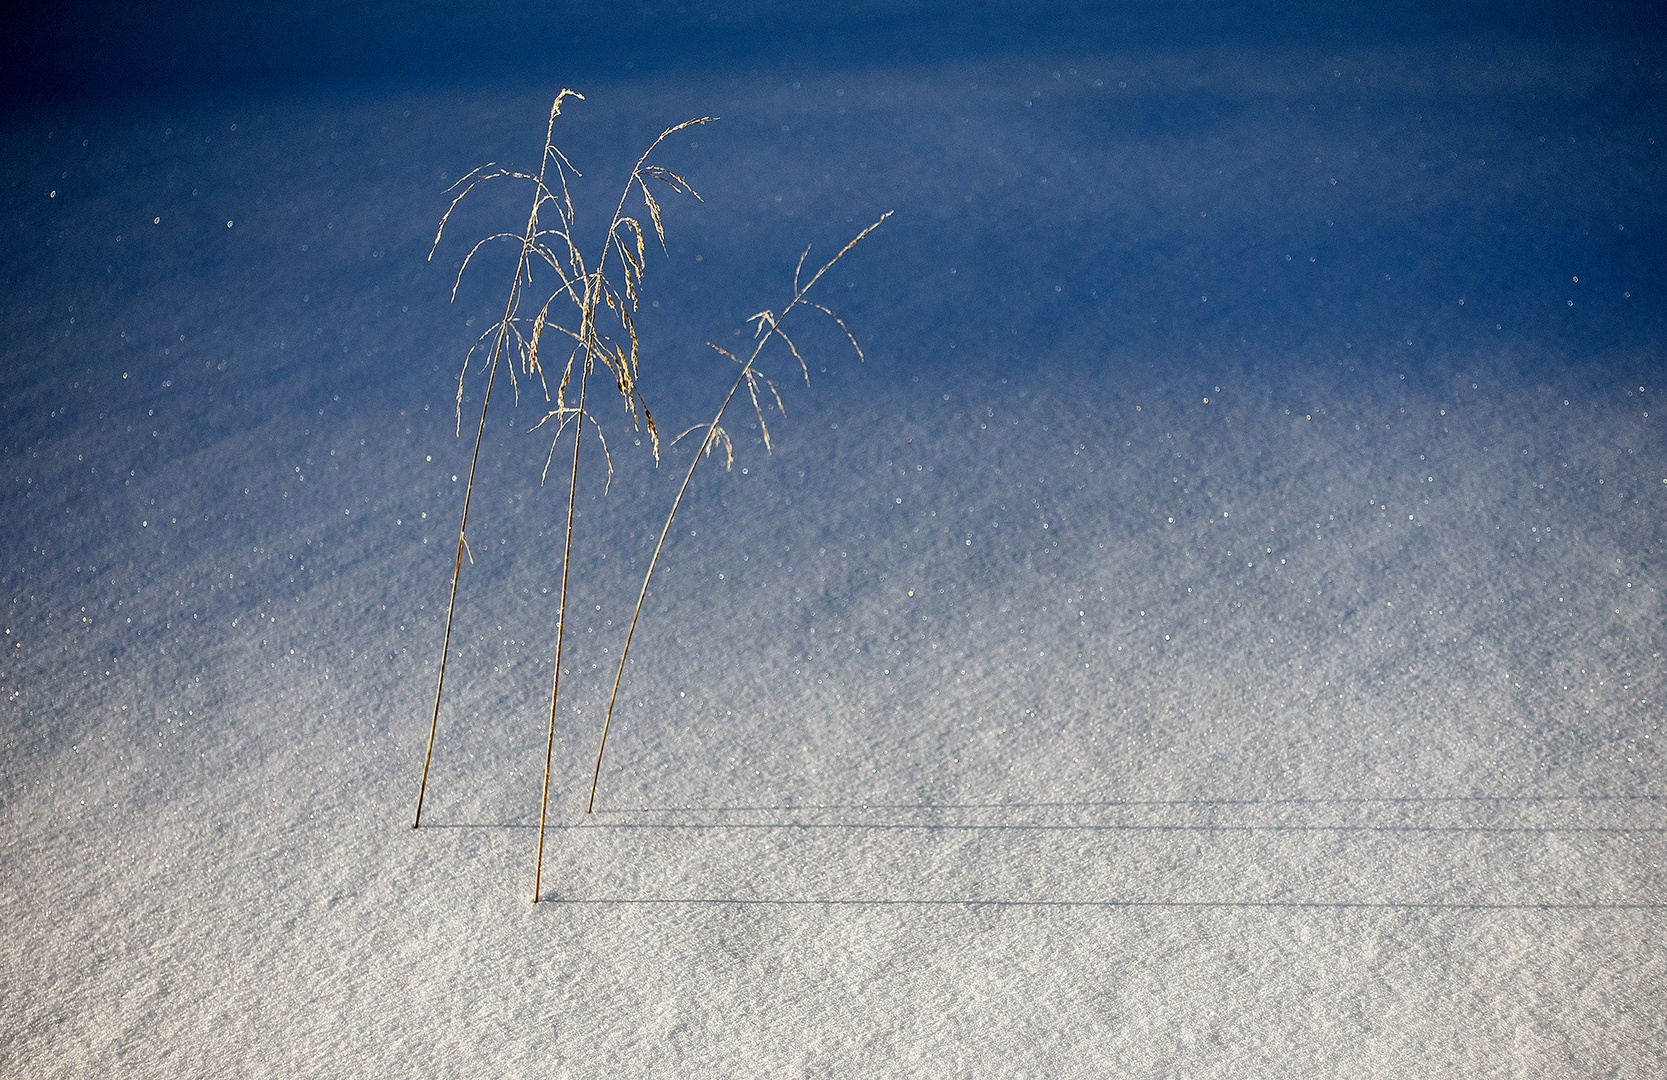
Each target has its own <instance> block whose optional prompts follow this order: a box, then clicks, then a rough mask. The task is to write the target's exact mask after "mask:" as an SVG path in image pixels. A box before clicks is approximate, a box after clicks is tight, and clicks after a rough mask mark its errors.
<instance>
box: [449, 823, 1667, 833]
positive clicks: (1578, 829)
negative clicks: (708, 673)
mask: <svg viewBox="0 0 1667 1080" xmlns="http://www.w3.org/2000/svg"><path fill="white" fill-rule="evenodd" d="M425 828H432V829H533V828H537V826H536V825H522V824H515V825H507V824H503V825H494V824H478V825H476V824H456V825H428V826H425ZM545 828H546V829H548V830H550V831H552V832H554V831H563V832H586V831H597V830H600V831H604V832H625V831H632V832H637V831H641V832H675V831H679V830H699V829H707V830H714V831H717V830H736V831H740V830H750V831H762V830H772V829H773V830H780V831H787V830H797V831H800V832H810V831H816V830H845V831H848V832H904V831H911V830H912V831H915V832H1107V833H1113V832H1127V833H1142V832H1194V833H1281V832H1289V833H1324V832H1361V833H1620V834H1630V833H1667V827H1661V826H1653V825H1650V826H1635V827H1634V826H1625V825H1170V824H1159V825H1032V824H995V825H962V824H933V823H928V822H867V821H841V822H803V821H784V822H764V823H759V822H735V821H718V822H690V821H668V822H621V823H615V824H605V823H598V824H594V825H592V824H579V825H546V826H545Z"/></svg>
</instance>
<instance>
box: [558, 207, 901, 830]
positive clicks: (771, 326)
mask: <svg viewBox="0 0 1667 1080" xmlns="http://www.w3.org/2000/svg"><path fill="white" fill-rule="evenodd" d="M891 214H892V212H891V211H890V210H888V211H886V212H885V213H884V214H881V215H880V219H879V221H876V222H875V223H874V224H872V225H870V226H868V228H866V229H864V230H863V231H862V232H860V233H858V234H857V235H856V236H855V237H853V238H852V239H851V240H850V242H849V243H847V244H846V245H845V246H844V247H842V248H840V249H839V253H838V254H837V255H835V256H834V257H833V258H831V259H829V260H828V261H827V262H826V263H825V264H823V266H822V268H821V269H820V270H818V271H816V273H815V275H814V276H813V277H811V279H810V280H809V281H807V282H805V283H804V285H802V286H801V285H800V284H799V269H800V268H801V267H803V266H804V261H805V255H808V254H810V249H809V248H806V249H805V255H800V256H799V265H798V266H797V267H795V268H794V270H793V299H792V300H790V301H789V302H788V304H787V306H786V307H784V308H782V310H781V314H780V315H771V314H769V313H768V312H763V313H761V314H760V315H758V316H754V318H757V319H758V320H759V335H758V340H757V342H756V343H755V344H754V345H753V350H752V355H750V356H748V357H747V361H746V363H744V364H742V365H741V374H739V375H737V376H736V377H735V382H734V384H732V385H731V386H730V388H729V393H727V394H725V395H724V400H723V404H721V405H719V406H718V411H717V414H716V415H714V416H713V417H712V422H711V423H710V424H708V425H707V426H706V435H705V436H704V437H703V438H702V439H701V442H700V447H699V448H698V449H697V450H696V451H695V457H694V460H693V461H691V462H690V463H689V471H688V472H687V473H685V474H684V476H683V483H682V485H681V486H680V487H679V488H678V489H677V498H676V499H674V500H672V504H671V513H669V514H667V515H666V523H665V525H664V526H663V527H662V528H661V529H660V539H659V540H658V541H657V542H656V543H655V545H654V555H653V557H652V558H650V559H649V560H648V572H647V573H645V574H644V575H643V579H642V591H640V592H639V593H638V594H637V606H636V607H635V608H633V609H632V611H631V625H630V627H629V628H628V629H627V630H626V631H625V644H624V646H623V647H622V648H621V649H620V650H619V667H618V668H617V669H615V671H614V685H613V689H612V691H610V692H609V694H608V711H607V713H606V714H604V716H603V717H602V738H601V740H600V742H599V744H598V745H597V747H596V768H595V769H594V770H593V771H592V772H591V776H590V798H589V799H588V800H586V802H585V813H587V814H589V813H591V812H593V811H594V810H595V808H596V787H597V784H598V783H599V782H600V780H601V778H602V755H603V754H604V753H605V752H606V751H607V749H608V728H609V727H610V726H611V725H612V723H613V718H614V702H615V701H617V700H618V699H619V684H620V681H621V680H622V679H623V678H624V677H625V658H626V657H627V656H628V655H629V654H630V652H631V639H632V638H633V637H634V636H635V635H636V633H637V618H638V617H639V616H640V615H642V606H643V601H645V600H646V599H647V598H648V584H649V582H650V581H652V580H653V579H654V569H655V567H656V566H658V565H659V563H660V552H661V550H662V549H664V547H665V546H666V537H667V536H669V535H670V534H671V523H672V519H674V518H676V517H677V510H678V508H679V507H681V506H682V505H683V495H684V493H686V492H687V491H688V490H689V482H690V481H691V480H693V479H694V477H695V469H697V468H699V467H700V462H701V459H702V458H704V457H706V456H708V455H709V454H710V453H711V451H712V446H713V441H714V440H715V439H716V438H717V437H718V433H719V432H720V431H721V430H722V429H721V428H719V426H718V424H719V422H720V421H722V420H723V418H724V410H726V409H728V408H729V403H730V402H731V401H732V400H734V398H735V393H736V391H738V390H740V389H741V384H742V383H748V385H749V386H750V385H751V383H750V380H751V378H752V373H753V365H754V364H756V363H757V362H758V357H759V354H760V353H762V352H763V351H764V346H765V345H766V344H768V342H769V340H770V338H771V337H772V336H773V335H775V334H777V333H779V332H780V331H779V330H778V327H779V326H780V324H781V321H782V320H783V319H784V318H786V316H787V313H788V312H790V311H792V310H793V308H795V307H796V306H798V304H799V303H800V302H801V301H804V297H805V294H806V293H808V292H809V291H810V290H811V288H812V286H814V285H815V284H816V283H817V282H818V281H820V280H821V279H822V275H823V274H826V273H827V272H828V270H829V269H830V268H832V266H833V264H834V263H836V262H838V261H839V260H840V259H842V258H844V257H845V253H846V252H848V251H850V250H851V249H852V248H854V247H856V246H857V244H858V243H860V242H861V241H862V239H863V238H864V237H865V236H867V235H868V234H869V233H871V232H873V231H874V230H875V229H878V228H879V227H880V225H881V224H882V223H883V222H884V221H885V220H886V218H888V217H890V216H891ZM805 302H806V303H809V302H808V301H805ZM811 306H813V307H817V308H820V309H821V310H822V311H825V312H827V314H828V315H829V316H830V317H832V318H833V320H834V321H835V322H838V323H839V327H840V329H841V330H845V324H844V323H843V322H840V320H839V318H838V316H835V315H834V314H833V312H831V311H828V309H827V308H824V307H822V306H821V305H820V304H811ZM846 334H847V336H849V335H850V331H849V330H846ZM781 336H782V339H783V340H786V337H787V335H785V334H782V335H781ZM851 344H852V346H853V347H856V346H857V342H856V339H855V338H852V339H851ZM713 348H718V347H717V346H716V345H714V346H713ZM718 351H719V352H726V350H724V349H718ZM793 355H794V356H795V357H797V356H798V350H797V349H794V350H793ZM857 355H858V356H859V357H860V356H862V349H861V348H860V347H857ZM803 362H804V361H803V359H802V358H800V363H803ZM806 377H807V381H808V373H807V376H806ZM777 403H778V404H779V403H780V398H777ZM755 404H756V401H755ZM759 422H760V425H762V423H763V420H762V417H761V418H760V421H759ZM691 430H692V429H691ZM685 434H687V432H685Z"/></svg>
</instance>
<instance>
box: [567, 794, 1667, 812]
mask: <svg viewBox="0 0 1667 1080" xmlns="http://www.w3.org/2000/svg"><path fill="white" fill-rule="evenodd" d="M1663 798H1667V796H1661V795H1433V796H1423V795H1402V796H1385V797H1379V798H1317V799H1316V798H1290V799H1104V800H1097V801H1078V802H985V803H927V802H922V803H796V804H794V803H790V804H787V805H783V806H630V807H621V808H619V809H616V810H601V809H599V810H597V811H596V813H597V814H599V815H601V814H717V813H792V812H794V811H804V810H1024V809H1069V808H1072V807H1081V808H1087V807H1095V806H1327V805H1340V806H1356V805H1374V804H1383V805H1399V804H1407V803H1564V802H1659V801H1661V800H1662V799H1663Z"/></svg>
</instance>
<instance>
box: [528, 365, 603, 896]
mask: <svg viewBox="0 0 1667 1080" xmlns="http://www.w3.org/2000/svg"><path fill="white" fill-rule="evenodd" d="M589 382H590V364H589V363H588V362H587V363H586V364H585V366H584V369H583V370H581V371H580V372H579V414H578V418H577V420H576V421H575V422H574V424H573V476H572V483H571V486H569V487H568V489H567V537H566V539H565V541H564V542H563V545H562V553H561V592H560V595H559V599H558V600H557V602H556V670H555V672H554V673H553V674H552V675H551V676H550V735H549V738H548V739H547V740H546V741H545V743H544V794H543V796H542V797H541V799H540V801H539V804H538V857H537V859H536V861H535V862H534V863H533V903H535V904H536V903H538V899H539V895H540V885H541V884H542V882H543V880H544V822H545V820H546V818H547V817H548V815H549V812H550V758H551V755H552V754H553V753H554V751H555V747H556V695H557V694H558V693H559V692H560V690H561V645H562V638H563V637H564V636H565V634H564V632H565V630H566V628H567V570H568V567H569V566H570V565H571V564H572V562H573V503H574V500H575V499H576V498H577V496H578V494H579V440H580V439H581V437H583V435H584V431H585V423H584V421H585V390H586V388H587V386H588V385H589Z"/></svg>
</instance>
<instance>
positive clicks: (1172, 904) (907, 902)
mask: <svg viewBox="0 0 1667 1080" xmlns="http://www.w3.org/2000/svg"><path fill="white" fill-rule="evenodd" d="M545 902H546V903H552V904H566V905H569V906H594V907H605V906H610V905H632V906H639V907H640V906H676V905H684V906H689V907H961V908H1169V909H1175V910H1182V909H1200V908H1202V909H1243V910H1261V911H1266V910H1353V909H1364V910H1373V911H1663V910H1667V903H1649V904H1627V903H1602V902H1593V903H1573V904H1568V903H1538V902H1533V901H1525V902H1522V903H1501V904H1483V903H1464V902H1442V901H1433V902H1426V901H1416V900H1409V901H1401V900H1381V901H1359V900H953V899H952V900H924V899H912V898H899V899H890V898H883V899H882V898H873V899H870V898H852V899H846V898H833V897H807V898H805V899H751V898H748V899H736V898H730V897H594V898H579V899H569V898H564V897H545Z"/></svg>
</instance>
